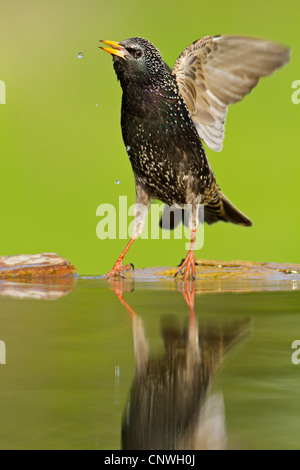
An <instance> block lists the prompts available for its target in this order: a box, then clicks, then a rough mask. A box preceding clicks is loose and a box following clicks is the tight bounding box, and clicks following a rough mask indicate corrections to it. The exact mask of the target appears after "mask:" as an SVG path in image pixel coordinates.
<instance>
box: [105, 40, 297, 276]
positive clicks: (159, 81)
mask: <svg viewBox="0 0 300 470" xmlns="http://www.w3.org/2000/svg"><path fill="white" fill-rule="evenodd" d="M101 42H102V43H104V44H105V47H101V49H103V50H104V51H106V52H109V53H110V54H112V57H113V66H114V69H115V72H116V74H117V77H118V80H120V83H121V87H122V90H123V96H122V111H121V127H122V134H123V139H124V143H125V146H126V149H130V162H131V165H132V169H133V173H134V178H135V184H136V211H135V221H134V229H133V235H132V238H131V240H130V241H129V243H128V244H127V246H126V248H125V250H124V251H123V253H122V254H121V256H120V257H119V258H118V260H117V261H116V263H115V264H114V266H113V268H112V270H111V271H110V272H109V273H108V274H107V275H106V277H107V278H109V277H112V276H115V275H122V271H124V270H128V269H130V265H126V266H123V264H122V262H123V258H124V256H125V254H126V252H127V251H128V249H129V247H130V246H131V244H132V243H133V241H134V240H135V239H136V238H137V237H138V236H139V235H140V234H141V232H142V229H143V225H144V220H145V217H146V214H147V211H148V208H149V204H150V198H153V199H158V200H160V201H162V202H164V203H165V204H167V205H168V206H174V205H175V206H176V207H179V208H181V209H180V210H183V209H184V206H185V205H190V207H192V211H191V215H190V217H189V227H190V229H191V246H190V250H189V252H188V254H187V256H186V258H185V260H184V261H183V263H182V264H181V266H180V267H179V269H178V271H177V273H176V275H177V274H179V273H182V274H183V273H184V280H187V279H188V278H189V276H190V274H192V276H193V278H195V261H194V250H193V245H194V239H195V233H196V229H197V225H198V210H197V209H198V207H199V204H201V205H203V206H204V220H205V222H207V223H208V224H213V223H214V222H218V221H220V220H221V221H224V222H231V223H234V224H237V225H245V226H250V225H252V222H251V220H250V219H248V217H246V216H245V215H244V214H242V213H241V212H240V211H239V210H238V209H237V208H236V207H234V206H233V205H232V204H231V202H230V201H229V200H228V199H227V198H226V197H225V196H224V194H223V193H222V191H221V189H220V187H219V186H218V184H217V182H216V179H215V175H214V173H213V171H212V169H211V167H210V164H209V162H208V159H207V156H206V153H205V149H204V146H203V142H204V143H205V144H206V145H207V146H208V147H209V148H210V149H212V150H214V151H217V152H219V151H220V150H221V149H222V144H223V140H224V126H225V118H226V113H227V107H228V105H229V104H233V103H236V102H238V101H240V100H241V99H242V98H243V97H244V96H245V95H246V94H247V93H249V92H250V91H251V90H252V88H253V87H254V86H255V85H256V84H257V82H258V81H259V79H260V77H263V76H266V75H270V74H271V73H272V72H274V70H275V69H276V68H278V67H281V66H283V65H284V64H285V63H286V62H287V61H288V60H289V49H287V48H285V47H282V46H280V45H278V44H275V43H273V42H270V41H266V40H262V39H257V38H251V37H243V36H206V37H204V38H202V39H198V40H197V41H195V42H193V43H192V44H191V45H189V46H188V47H187V48H186V49H185V50H184V51H183V52H182V53H181V55H180V56H179V57H178V59H177V61H176V63H175V66H174V68H173V70H171V69H170V68H169V67H168V65H167V64H166V63H165V62H164V61H163V59H162V56H161V54H160V52H159V51H158V49H157V48H156V47H155V46H154V45H153V44H152V43H151V42H149V41H148V40H146V39H143V38H140V37H134V38H130V39H126V40H124V41H121V42H114V41H101ZM106 46H108V47H106ZM176 275H175V276H176Z"/></svg>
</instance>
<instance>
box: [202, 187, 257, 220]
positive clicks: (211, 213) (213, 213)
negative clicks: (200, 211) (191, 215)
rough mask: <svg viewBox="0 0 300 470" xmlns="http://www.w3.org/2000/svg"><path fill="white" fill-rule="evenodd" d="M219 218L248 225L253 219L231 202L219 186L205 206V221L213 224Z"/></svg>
mask: <svg viewBox="0 0 300 470" xmlns="http://www.w3.org/2000/svg"><path fill="white" fill-rule="evenodd" d="M219 220H223V222H231V223H232V224H237V225H245V226H247V227H249V226H250V225H252V222H251V220H250V219H248V217H246V216H245V215H244V214H243V213H242V212H241V211H239V210H238V209H237V208H236V207H235V206H234V205H233V204H231V202H230V201H229V200H228V199H227V197H226V196H224V194H223V193H222V191H221V190H220V189H219V188H216V192H215V194H214V197H213V198H212V200H211V201H210V202H209V204H207V205H205V206H204V221H205V222H207V223H208V224H210V225H211V224H213V223H215V222H218V221H219Z"/></svg>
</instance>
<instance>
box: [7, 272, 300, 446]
mask: <svg viewBox="0 0 300 470" xmlns="http://www.w3.org/2000/svg"><path fill="white" fill-rule="evenodd" d="M235 282H236V285H237V281H235ZM255 286H256V289H254V288H253V283H252V287H251V286H250V285H247V284H245V282H244V283H243V286H242V287H243V288H242V289H240V290H239V292H232V291H230V289H228V291H227V292H224V291H223V290H222V286H221V288H220V287H219V288H218V289H216V290H215V291H213V289H211V291H210V292H209V291H207V292H205V291H204V290H203V289H201V286H200V288H199V289H198V288H197V283H196V294H195V308H194V313H193V305H192V300H193V292H192V290H190V289H189V288H188V287H187V286H184V285H181V284H180V283H174V282H173V281H167V280H166V282H165V283H155V282H153V283H152V282H149V281H148V282H142V281H139V280H138V281H136V282H132V281H129V282H126V283H122V282H107V281H104V280H103V279H99V278H77V279H75V280H74V281H68V282H66V283H65V285H61V284H60V283H59V284H57V285H55V284H52V285H42V286H39V285H35V286H32V285H25V284H20V283H4V282H1V283H0V294H1V296H0V340H2V341H3V342H4V343H5V348H6V364H1V365H0V416H1V425H0V448H1V449H120V448H121V447H122V446H123V447H129V448H130V447H131V448H138V447H141V448H147V447H148V448H150V449H154V448H159V447H162V448H165V449H166V448H176V447H177V448H187V449H192V448H194V447H197V446H200V447H201V446H202V447H204V448H205V447H208V448H215V447H228V448H234V449H276V448H277V449H278V448H284V449H295V448H297V449H298V448H299V447H300V442H299V440H300V438H299V436H300V380H299V379H300V364H299V365H296V364H293V362H292V360H291V358H292V354H293V352H295V351H294V350H293V349H292V348H291V345H292V342H293V341H294V340H297V339H299V340H300V316H299V310H300V293H299V281H295V280H294V281H293V280H291V281H287V282H286V283H282V284H278V283H276V282H274V284H273V285H269V286H268V291H263V290H262V289H263V287H264V286H262V285H261V284H260V281H259V280H257V281H256V284H255ZM250 287H251V288H250ZM247 289H248V290H249V291H247ZM217 290H219V291H217ZM16 296H17V297H16ZM46 299H50V300H46ZM299 356H300V355H299ZM122 436H123V437H122ZM122 439H123V442H122Z"/></svg>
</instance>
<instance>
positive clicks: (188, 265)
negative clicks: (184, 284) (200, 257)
mask: <svg viewBox="0 0 300 470" xmlns="http://www.w3.org/2000/svg"><path fill="white" fill-rule="evenodd" d="M195 234H196V230H192V235H191V247H190V250H189V252H188V254H187V256H186V258H185V260H184V261H183V263H182V264H181V266H180V267H179V269H178V271H177V272H176V274H175V276H174V277H176V276H178V274H180V273H182V271H183V270H185V271H184V276H183V280H184V281H187V280H188V278H189V276H190V274H192V278H193V279H194V280H195V279H196V269H195V257H194V241H195Z"/></svg>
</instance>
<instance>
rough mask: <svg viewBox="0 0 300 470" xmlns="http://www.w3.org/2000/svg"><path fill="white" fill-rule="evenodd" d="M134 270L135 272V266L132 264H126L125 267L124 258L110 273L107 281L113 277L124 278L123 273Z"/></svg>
mask: <svg viewBox="0 0 300 470" xmlns="http://www.w3.org/2000/svg"><path fill="white" fill-rule="evenodd" d="M130 269H132V270H133V271H134V266H133V264H132V263H130V264H126V265H125V266H124V265H123V263H122V258H119V259H118V260H117V261H116V262H115V264H114V266H113V268H112V269H111V270H110V271H109V273H107V274H106V276H105V279H109V278H111V277H124V276H123V274H122V273H123V272H124V271H130Z"/></svg>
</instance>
